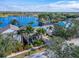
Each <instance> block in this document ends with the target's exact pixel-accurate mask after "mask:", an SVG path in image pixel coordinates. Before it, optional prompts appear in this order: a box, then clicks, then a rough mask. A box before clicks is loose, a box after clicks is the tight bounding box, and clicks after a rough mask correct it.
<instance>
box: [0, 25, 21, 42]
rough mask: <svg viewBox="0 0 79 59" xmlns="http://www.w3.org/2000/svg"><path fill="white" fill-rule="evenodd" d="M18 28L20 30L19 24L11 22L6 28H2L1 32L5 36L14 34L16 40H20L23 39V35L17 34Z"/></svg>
mask: <svg viewBox="0 0 79 59" xmlns="http://www.w3.org/2000/svg"><path fill="white" fill-rule="evenodd" d="M18 30H19V28H18V27H17V26H15V25H11V24H10V25H9V26H7V27H6V28H2V29H1V30H0V33H1V34H3V36H4V37H6V36H7V34H12V35H13V38H14V39H15V40H20V41H21V36H20V35H17V31H18Z"/></svg>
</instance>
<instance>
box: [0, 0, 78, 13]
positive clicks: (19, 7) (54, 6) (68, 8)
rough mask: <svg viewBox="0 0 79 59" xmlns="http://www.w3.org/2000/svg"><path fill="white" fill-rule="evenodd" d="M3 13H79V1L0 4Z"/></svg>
mask: <svg viewBox="0 0 79 59" xmlns="http://www.w3.org/2000/svg"><path fill="white" fill-rule="evenodd" d="M0 10H1V11H31V12H32V11H40V12H41V11H44V12H79V1H76V0H75V1H58V2H52V3H49V4H42V5H40V4H37V5H27V4H0Z"/></svg>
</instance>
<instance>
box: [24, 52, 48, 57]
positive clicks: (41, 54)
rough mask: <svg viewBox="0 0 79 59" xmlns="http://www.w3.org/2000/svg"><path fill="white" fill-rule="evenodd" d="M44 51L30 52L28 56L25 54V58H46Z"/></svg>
mask: <svg viewBox="0 0 79 59" xmlns="http://www.w3.org/2000/svg"><path fill="white" fill-rule="evenodd" d="M45 54H46V52H45V51H44V52H40V53H36V54H32V55H30V56H26V57H25V58H47V56H45Z"/></svg>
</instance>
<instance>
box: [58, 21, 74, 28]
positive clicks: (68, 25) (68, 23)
mask: <svg viewBox="0 0 79 59" xmlns="http://www.w3.org/2000/svg"><path fill="white" fill-rule="evenodd" d="M57 25H59V26H61V27H64V28H66V29H68V28H71V27H72V26H73V23H72V21H71V20H65V21H59V22H58V23H57Z"/></svg>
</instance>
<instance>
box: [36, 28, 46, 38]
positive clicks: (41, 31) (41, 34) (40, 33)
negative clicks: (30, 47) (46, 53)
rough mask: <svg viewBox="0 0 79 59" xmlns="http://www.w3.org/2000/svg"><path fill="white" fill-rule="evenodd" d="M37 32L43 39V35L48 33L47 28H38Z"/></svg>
mask: <svg viewBox="0 0 79 59" xmlns="http://www.w3.org/2000/svg"><path fill="white" fill-rule="evenodd" d="M36 33H37V35H38V37H39V39H43V35H44V34H46V30H45V29H43V28H38V29H37V30H36Z"/></svg>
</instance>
